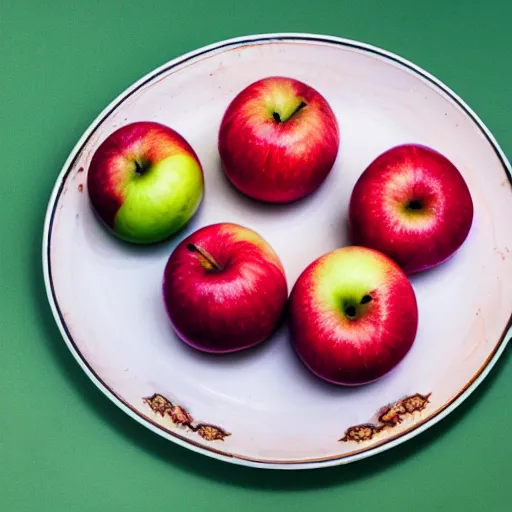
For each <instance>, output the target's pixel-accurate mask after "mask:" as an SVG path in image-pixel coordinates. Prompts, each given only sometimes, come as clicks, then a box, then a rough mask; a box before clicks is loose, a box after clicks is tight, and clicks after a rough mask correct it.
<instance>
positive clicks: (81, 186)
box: [78, 183, 84, 192]
mask: <svg viewBox="0 0 512 512" xmlns="http://www.w3.org/2000/svg"><path fill="white" fill-rule="evenodd" d="M83 191H84V186H83V185H82V184H81V183H80V185H78V192H83Z"/></svg>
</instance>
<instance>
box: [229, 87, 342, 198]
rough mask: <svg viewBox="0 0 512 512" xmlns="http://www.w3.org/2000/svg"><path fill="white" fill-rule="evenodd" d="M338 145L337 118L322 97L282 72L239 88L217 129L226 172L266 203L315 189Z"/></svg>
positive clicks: (249, 192)
mask: <svg viewBox="0 0 512 512" xmlns="http://www.w3.org/2000/svg"><path fill="white" fill-rule="evenodd" d="M338 145H339V134H338V123H337V121H336V117H335V116H334V113H333V111H332V110H331V107H330V106H329V104H328V103H327V101H326V100H325V99H324V97H323V96H322V95H321V94H320V93H319V92H317V91H316V90H315V89H313V88H312V87H310V86H308V85H306V84H304V83H302V82H299V81H298V80H294V79H292V78H285V77H269V78H264V79H262V80H259V81H257V82H255V83H253V84H251V85H249V86H248V87H247V88H246V89H244V90H243V91H242V92H240V93H239V94H238V96H236V98H235V99H234V100H233V101H232V102H231V104H230V105H229V107H228V108H227V110H226V112H225V114H224V117H223V119H222V123H221V126H220V131H219V153H220V157H221V161H222V165H223V168H224V171H225V173H226V176H227V177H228V178H229V180H230V181H231V183H232V184H233V185H234V186H235V187H236V188H237V189H238V190H240V191H241V192H243V193H244V194H246V195H248V196H249V197H252V198H254V199H258V200H261V201H266V202H270V203H286V202H290V201H294V200H296V199H300V198H302V197H304V196H307V195H308V194H311V193H312V192H314V191H315V190H316V189H317V188H318V187H319V186H320V185H321V183H322V182H323V181H324V180H325V178H326V177H327V175H328V174H329V172H330V170H331V168H332V166H333V164H334V161H335V160H336V155H337V152H338Z"/></svg>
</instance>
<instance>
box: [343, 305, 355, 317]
mask: <svg viewBox="0 0 512 512" xmlns="http://www.w3.org/2000/svg"><path fill="white" fill-rule="evenodd" d="M345 314H346V315H347V316H348V317H349V318H353V317H355V316H356V308H355V307H354V306H347V307H346V308H345Z"/></svg>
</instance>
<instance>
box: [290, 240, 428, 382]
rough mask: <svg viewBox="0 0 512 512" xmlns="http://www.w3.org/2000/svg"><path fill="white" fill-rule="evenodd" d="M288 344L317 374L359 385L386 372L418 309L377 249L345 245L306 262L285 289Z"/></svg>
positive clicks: (399, 274) (397, 271)
mask: <svg viewBox="0 0 512 512" xmlns="http://www.w3.org/2000/svg"><path fill="white" fill-rule="evenodd" d="M289 310H290V322H291V334H292V340H293V345H294V347H295V349H296V351H297V353H298V355H299V356H300V358H301V359H302V361H303V362H304V363H305V365H306V366H307V367H308V368H309V369H310V370H311V371H312V372H313V373H314V374H316V375H318V376H319V377H321V378H322V379H325V380H327V381H329V382H332V383H334V384H342V385H351V386H353V385H359V384H365V383H368V382H372V381H375V380H377V379H379V378H381V377H382V376H384V375H386V374H387V373H388V372H390V371H391V370H392V369H393V368H394V367H395V366H396V365H397V364H398V363H399V362H400V361H401V360H402V359H403V358H404V357H405V355H406V354H407V352H408V351H409V349H410V348H411V346H412V344H413V342H414V339H415V337H416V331H417V328H418V308H417V304H416V296H415V293H414V290H413V288H412V286H411V284H410V282H409V280H408V278H407V276H406V275H405V273H404V272H403V271H402V269H401V268H400V267H399V266H398V265H397V264H396V263H395V262H394V261H392V260H391V259H390V258H388V257H387V256H385V255H384V254H382V253H380V252H378V251H374V250H372V249H368V248H364V247H356V246H351V247H344V248H341V249H337V250H335V251H332V252H330V253H328V254H326V255H324V256H322V257H320V258H318V259H317V260H316V261H314V262H313V263H311V264H310V265H309V266H308V267H307V268H306V269H305V270H304V272H303V273H302V274H301V275H300V277H299V278H298V280H297V282H296V283H295V285H294V287H293V290H292V293H291V295H290V306H289Z"/></svg>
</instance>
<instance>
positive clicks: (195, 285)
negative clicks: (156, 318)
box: [163, 223, 288, 353]
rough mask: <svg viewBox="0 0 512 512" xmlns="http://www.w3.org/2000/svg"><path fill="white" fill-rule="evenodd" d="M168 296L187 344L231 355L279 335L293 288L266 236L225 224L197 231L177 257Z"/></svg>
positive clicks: (168, 276) (168, 275)
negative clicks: (290, 286) (265, 238)
mask: <svg viewBox="0 0 512 512" xmlns="http://www.w3.org/2000/svg"><path fill="white" fill-rule="evenodd" d="M212 262H213V264H212ZM163 296H164V302H165V306H166V309H167V313H168V315H169V319H170V321H171V323H172V325H173V327H174V329H175V331H176V333H177V334H178V336H179V337H180V338H181V339H182V340H183V341H185V342H186V343H188V344H189V345H191V346H192V347H194V348H196V349H198V350H201V351H204V352H213V353H227V352H235V351H237V350H242V349H245V348H248V347H251V346H253V345H256V344H258V343H260V342H262V341H263V340H265V339H266V338H268V337H269V336H270V335H271V334H272V333H273V332H274V331H275V329H276V328H277V326H278V325H279V323H280V320H281V319H282V316H283V312H284V310H285V306H286V301H287V299H288V288H287V283H286V277H285V272H284V269H283V266H282V264H281V261H280V260H279V257H278V255H277V254H276V252H275V251H274V250H273V249H272V247H271V246H270V245H269V244H268V243H267V242H266V241H265V240H264V239H263V238H261V236H260V235H258V234H257V233H256V232H255V231H253V230H251V229H248V228H246V227H243V226H240V225H237V224H230V223H221V224H212V225H210V226H206V227H203V228H201V229H199V230H197V231H195V232H194V233H192V234H191V235H190V236H188V237H187V238H185V239H184V240H183V241H182V242H181V243H180V244H179V245H178V246H177V247H176V249H175V250H174V251H173V252H172V254H171V256H170V257H169V260H168V262H167V265H166V267H165V271H164V279H163Z"/></svg>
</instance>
